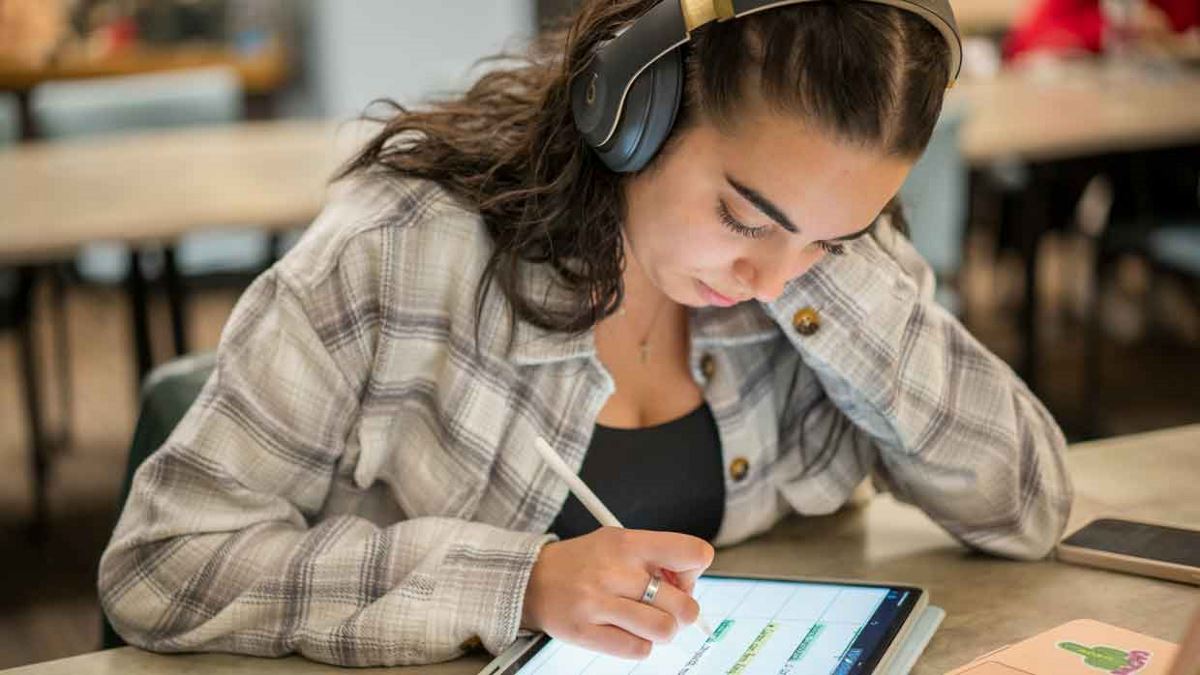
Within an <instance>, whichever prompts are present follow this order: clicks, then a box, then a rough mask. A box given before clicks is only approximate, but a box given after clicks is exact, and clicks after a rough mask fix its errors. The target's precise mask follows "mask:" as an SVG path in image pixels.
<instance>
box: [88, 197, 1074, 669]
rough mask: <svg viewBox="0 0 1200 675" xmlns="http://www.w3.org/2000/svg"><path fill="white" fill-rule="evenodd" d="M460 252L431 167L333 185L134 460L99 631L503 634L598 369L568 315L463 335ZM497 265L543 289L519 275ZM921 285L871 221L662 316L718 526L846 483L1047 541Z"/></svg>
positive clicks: (465, 304)
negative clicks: (684, 373)
mask: <svg viewBox="0 0 1200 675" xmlns="http://www.w3.org/2000/svg"><path fill="white" fill-rule="evenodd" d="M490 250H491V240H490V238H489V236H488V235H487V233H486V231H485V230H484V228H483V226H482V223H481V221H480V217H479V214H478V213H477V212H473V211H472V210H471V209H468V208H465V207H463V206H462V205H460V204H458V203H456V202H455V200H453V199H451V198H450V197H449V195H448V194H447V193H446V192H445V191H444V190H442V189H441V188H439V187H438V186H436V185H435V184H433V183H430V182H427V181H419V180H401V179H395V178H386V177H380V176H374V177H366V178H358V179H353V180H348V181H343V182H341V183H339V184H336V185H335V186H334V190H333V193H332V194H331V197H330V199H329V200H328V203H327V206H326V208H325V209H324V211H323V212H322V214H321V215H320V216H319V217H318V218H317V219H316V221H315V222H314V223H313V225H312V227H311V228H310V229H309V231H308V232H307V233H306V234H305V236H304V237H303V239H302V240H301V242H300V243H299V245H298V246H297V247H296V248H295V249H293V250H292V251H291V252H290V253H289V254H288V255H287V256H286V257H285V258H284V259H283V260H281V261H280V262H279V263H278V264H277V265H275V266H274V267H273V268H272V269H270V270H269V271H267V272H266V273H265V274H263V275H262V276H261V277H260V278H259V279H257V280H256V281H255V282H254V284H253V285H252V286H251V287H250V288H249V289H248V290H247V291H246V293H245V295H244V296H243V297H242V298H241V300H240V301H239V302H238V304H237V307H236V309H235V310H234V312H233V314H232V316H231V318H230V320H229V323H228V325H227V326H226V328H225V330H224V332H223V334H222V337H221V343H220V347H219V349H218V353H217V366H216V370H215V371H214V373H213V375H212V377H211V379H210V380H209V381H208V383H207V384H206V386H205V388H204V390H203V392H202V393H201V395H200V397H199V399H198V400H197V401H196V403H195V404H194V405H193V406H192V408H191V409H190V411H189V412H188V413H187V415H186V416H185V417H184V419H183V420H182V421H181V423H180V424H179V426H178V427H177V428H176V429H175V431H174V433H173V434H172V435H171V436H170V438H169V439H168V441H167V442H166V443H165V444H164V445H163V446H162V447H161V448H160V449H158V451H157V452H155V453H154V455H153V456H151V457H150V459H149V460H147V462H146V463H145V464H144V465H143V466H142V467H141V468H140V469H139V470H138V472H137V473H136V475H135V477H134V480H133V486H132V491H131V494H130V496H129V499H128V502H127V503H126V505H125V509H124V511H123V513H122V515H121V518H120V522H119V523H118V525H117V528H116V531H115V532H114V534H113V538H112V540H111V542H110V543H109V545H108V548H107V550H106V551H105V553H104V556H103V559H102V560H101V563H100V572H99V589H100V594H101V600H102V603H103V607H104V609H105V611H106V612H107V615H108V616H109V617H110V619H111V621H112V623H113V625H114V627H115V628H116V630H117V631H118V633H120V634H121V635H122V636H123V637H124V638H125V639H126V640H127V641H129V642H130V643H132V644H134V645H138V646H141V647H144V648H147V649H152V650H158V651H197V650H203V651H231V652H241V653H247V654H256V655H265V656H275V655H281V654H286V653H290V652H298V653H300V654H303V655H305V656H307V657H309V658H312V659H315V660H318V661H325V662H329V663H336V664H345V665H373V664H410V663H426V662H432V661H438V660H445V659H450V658H454V657H456V656H458V655H460V654H461V653H463V651H464V649H466V648H467V647H468V646H469V645H471V644H473V643H477V641H481V642H482V644H483V646H484V647H486V648H487V649H488V650H490V651H492V652H498V651H500V650H502V649H504V648H505V647H506V646H507V645H508V644H510V643H511V642H512V641H513V640H514V639H515V637H516V635H517V632H518V629H519V623H520V619H521V609H522V601H523V596H524V590H525V586H526V584H527V582H528V578H529V574H530V571H531V568H532V566H533V564H534V562H535V560H536V559H537V556H538V552H539V550H540V547H541V546H542V545H543V544H544V543H545V542H547V541H551V540H552V539H553V537H552V536H550V535H547V534H546V530H547V528H548V527H549V525H550V523H551V521H552V520H553V519H554V517H555V516H556V514H557V513H558V511H559V509H560V508H561V506H562V504H563V502H564V500H565V499H566V497H567V486H566V485H565V484H564V483H563V482H562V481H561V480H559V479H558V478H556V477H555V476H554V475H553V474H552V473H551V472H550V471H548V470H547V469H546V468H545V467H544V466H543V465H542V462H541V461H540V459H539V457H538V455H537V452H536V451H535V449H534V446H533V443H534V439H535V438H536V437H538V436H541V437H544V438H545V439H546V440H547V441H549V442H550V444H551V445H552V446H553V447H555V448H556V449H557V450H558V451H559V452H560V453H561V454H562V455H563V457H564V458H565V459H566V461H567V463H568V464H569V465H571V466H572V467H573V468H576V469H578V467H579V466H580V465H581V463H582V461H583V456H584V452H585V450H586V449H587V447H588V442H589V439H590V435H591V432H592V429H593V428H594V424H595V420H596V416H597V414H598V412H599V410H600V408H601V406H602V405H603V404H604V402H605V400H606V398H607V397H608V396H609V395H610V394H611V393H612V392H613V391H614V385H613V382H612V379H611V377H610V376H609V375H608V373H607V372H606V370H605V369H604V367H603V366H602V365H601V363H600V361H599V360H598V359H597V356H596V353H595V349H594V343H593V341H592V337H591V335H590V334H589V335H582V336H577V337H568V336H563V335H560V334H553V333H549V332H546V331H543V330H541V329H539V328H536V327H534V326H532V325H531V324H528V323H525V322H521V321H518V322H517V323H516V324H515V325H510V323H509V321H508V320H507V313H506V307H507V304H506V300H504V298H503V297H502V295H501V294H500V293H499V292H493V293H490V294H489V295H488V298H487V301H486V302H485V305H484V313H483V320H482V322H481V324H480V342H479V349H476V343H475V324H476V322H475V304H474V299H475V295H474V293H475V286H476V283H477V281H478V279H479V274H480V271H481V269H482V267H483V265H484V263H485V261H486V259H487V256H488V254H489V252H490ZM523 279H526V280H527V281H526V282H525V283H527V289H528V290H529V291H530V292H533V293H539V294H540V295H539V297H544V298H545V301H546V302H548V303H555V302H566V301H568V299H567V298H565V297H563V296H562V295H561V294H560V293H557V292H556V288H557V286H556V285H554V284H552V283H550V281H549V275H547V274H546V273H545V271H544V270H543V269H542V268H540V267H538V266H532V265H531V266H528V267H527V268H526V269H525V270H523ZM932 294H933V283H932V275H931V274H930V272H929V269H928V267H927V266H926V265H925V264H924V263H923V261H921V259H920V258H919V257H918V256H917V254H916V253H915V251H914V250H913V249H912V247H911V245H910V244H909V243H908V241H907V240H906V239H904V238H902V237H900V236H899V235H897V234H895V232H894V231H892V230H890V229H887V230H885V231H884V232H883V233H882V234H881V236H879V237H878V238H876V237H864V238H862V239H860V240H857V241H854V242H852V243H848V244H847V246H846V254H845V255H842V256H826V257H825V258H824V259H823V260H822V261H821V262H819V263H818V264H817V265H816V266H814V267H813V268H812V269H811V270H810V271H809V272H808V273H806V274H805V275H803V276H802V277H800V278H798V279H795V280H793V281H792V282H791V283H790V284H789V285H788V286H787V287H786V289H785V291H784V293H783V294H782V295H781V296H780V297H779V298H778V299H777V300H776V301H774V302H771V303H758V302H747V303H742V304H741V305H738V306H735V307H732V308H724V309H718V308H705V309H693V310H689V311H690V339H691V351H690V355H689V359H690V364H691V371H692V373H693V376H694V378H695V380H696V382H697V383H698V384H699V385H700V386H701V388H702V390H703V392H704V397H705V400H706V401H707V403H708V405H709V406H710V407H711V409H712V411H713V415H714V416H715V418H716V422H717V426H718V431H719V436H720V440H721V445H722V450H723V453H724V462H725V463H726V465H727V466H728V465H729V464H730V462H731V461H733V460H734V459H735V458H741V459H744V460H746V462H748V464H747V466H748V471H746V472H745V475H744V476H740V478H741V479H740V480H735V479H734V477H733V476H731V475H730V472H726V493H727V495H726V504H725V513H724V519H723V522H722V524H721V528H720V531H719V533H718V535H717V538H716V541H715V543H716V544H717V545H718V546H720V545H727V544H732V543H735V542H738V541H741V540H743V539H746V538H747V537H750V536H752V535H754V534H757V533H761V532H763V531H765V530H767V529H768V528H770V527H771V526H772V524H774V523H775V522H776V521H777V520H778V519H780V518H781V517H782V516H784V515H785V514H787V513H789V512H792V511H796V512H799V513H801V514H823V513H829V512H831V511H834V510H836V509H837V508H838V507H839V506H841V505H842V504H843V503H845V501H846V500H847V499H848V497H849V495H850V494H851V492H852V491H853V489H854V488H855V486H856V485H857V484H858V483H860V482H861V481H862V480H863V479H864V478H865V477H867V476H871V475H874V476H875V477H876V478H877V480H878V481H880V482H881V483H882V484H883V485H885V486H886V487H887V488H889V489H890V490H891V491H892V492H894V493H895V495H896V496H898V497H899V498H900V499H902V500H905V501H908V502H911V503H913V504H916V505H918V506H919V507H920V508H922V509H923V510H924V511H925V512H927V513H928V514H929V515H930V517H932V518H933V519H934V520H935V521H936V522H937V523H938V524H940V525H941V526H942V527H943V528H945V529H946V530H947V531H948V532H949V533H951V534H952V535H953V536H954V537H956V538H958V539H959V540H961V541H962V542H963V543H964V544H966V545H968V546H971V547H976V548H979V549H983V550H986V551H990V552H993V553H996V554H1000V555H1005V556H1012V557H1017V558H1037V557H1040V556H1043V555H1045V554H1046V553H1047V552H1048V551H1049V550H1050V548H1051V546H1052V545H1053V544H1054V542H1055V541H1056V540H1057V538H1058V537H1059V535H1060V534H1061V532H1062V530H1063V527H1064V526H1065V523H1066V519H1067V514H1068V509H1069V505H1070V502H1071V489H1070V486H1069V483H1068V478H1067V475H1066V471H1065V468H1064V465H1063V449H1064V446H1065V443H1064V440H1063V436H1062V434H1061V432H1060V431H1059V428H1058V427H1057V426H1056V424H1055V422H1054V420H1053V419H1052V418H1051V417H1050V415H1049V414H1047V412H1046V410H1045V409H1044V408H1043V406H1042V405H1041V404H1040V403H1039V402H1038V401H1037V400H1036V399H1035V398H1034V396H1033V395H1031V393H1030V392H1029V391H1028V389H1027V388H1026V387H1025V385H1024V384H1023V383H1022V382H1021V381H1020V380H1019V379H1018V378H1017V377H1016V376H1015V375H1014V374H1013V373H1012V371H1011V370H1010V369H1009V368H1008V367H1007V366H1006V365H1005V364H1004V363H1003V362H1001V361H1000V360H999V359H998V358H997V357H995V356H994V355H992V354H991V353H989V352H988V351H987V350H986V349H985V348H984V347H983V346H981V345H980V344H979V343H978V342H977V341H976V340H975V339H974V338H973V337H972V336H971V335H970V334H968V333H967V331H966V330H965V329H964V328H963V327H962V326H961V325H960V324H959V323H958V322H957V321H956V320H955V319H954V318H953V317H952V316H950V315H949V314H947V313H946V312H945V311H944V310H943V309H942V308H941V307H939V306H938V305H936V304H935V303H934V302H933V301H932ZM805 307H809V308H812V309H813V310H815V311H816V312H817V313H818V314H819V316H820V320H821V325H820V329H819V330H818V331H817V332H815V333H813V334H811V335H808V336H805V335H802V334H800V332H798V331H797V330H795V329H794V328H793V325H792V317H793V314H794V313H795V312H796V311H797V310H799V309H801V308H805ZM510 338H512V340H511V342H510ZM706 359H707V362H706V361H705V360H706ZM702 363H705V367H701V364H702ZM735 473H739V472H735Z"/></svg>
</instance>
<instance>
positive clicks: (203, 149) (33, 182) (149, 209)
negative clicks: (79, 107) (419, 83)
mask: <svg viewBox="0 0 1200 675" xmlns="http://www.w3.org/2000/svg"><path fill="white" fill-rule="evenodd" d="M365 131H366V128H365V127H363V126H361V125H357V124H353V123H347V124H343V125H338V124H335V123H332V122H328V121H297V120H285V121H273V122H245V123H239V124H230V125H222V126H216V127H209V128H193V129H186V130H169V131H155V132H142V133H136V134H129V135H124V136H112V137H103V138H94V139H81V140H72V141H56V142H49V143H26V144H22V145H20V146H18V147H16V148H14V149H9V150H5V151H3V152H0V263H3V262H8V263H30V262H45V261H51V260H59V259H65V258H69V257H70V256H72V255H74V253H75V251H76V250H77V249H78V248H79V247H80V246H82V245H83V244H85V243H88V242H94V241H117V242H126V243H129V244H131V245H137V244H148V243H162V242H169V241H172V240H175V239H177V238H179V237H180V236H182V235H184V234H188V233H190V232H195V231H198V230H202V229H210V228H221V227H229V228H237V227H246V226H258V227H263V228H267V229H272V228H275V229H283V228H289V227H295V226H296V225H303V224H307V223H308V221H310V220H311V219H312V218H313V217H314V216H315V215H316V214H317V213H318V211H319V210H320V208H321V204H322V201H323V199H324V196H325V188H326V185H327V184H328V182H329V179H330V177H331V176H332V174H333V172H334V170H335V169H336V168H337V166H338V165H339V164H340V163H341V162H342V161H343V160H345V159H346V158H348V157H349V156H350V154H351V153H352V152H353V151H354V149H355V148H357V147H358V146H359V144H360V143H361V142H362V140H363V139H364V138H365V135H364V133H365Z"/></svg>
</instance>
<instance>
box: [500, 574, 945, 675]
mask: <svg viewBox="0 0 1200 675" xmlns="http://www.w3.org/2000/svg"><path fill="white" fill-rule="evenodd" d="M703 576H705V577H711V578H719V579H744V580H749V581H791V582H800V583H807V584H835V585H838V586H863V587H868V588H888V589H893V590H905V591H910V592H914V593H916V594H917V599H916V600H915V601H914V602H912V603H911V604H910V605H909V607H908V613H907V614H906V615H905V616H904V618H903V619H902V620H900V621H899V626H898V627H897V628H896V629H895V630H894V631H892V632H891V633H890V635H889V636H888V637H889V642H888V643H887V646H886V647H885V648H884V649H883V650H882V651H881V652H880V653H879V655H878V658H877V659H876V660H875V661H874V663H870V662H868V663H867V664H866V665H867V667H868V668H869V670H866V669H864V670H863V671H862V672H861V673H860V675H871V674H873V673H879V672H884V669H886V668H887V666H888V665H889V664H890V663H891V661H892V659H893V658H895V655H896V651H897V649H898V647H899V645H902V644H904V641H905V639H906V638H907V637H908V634H909V633H910V632H911V631H912V627H913V624H915V623H916V621H917V619H918V618H919V617H920V616H921V612H922V611H924V609H925V606H926V605H928V604H929V591H927V590H926V589H925V588H923V587H921V586H913V585H911V584H902V583H894V582H888V581H862V580H848V579H830V578H825V577H798V576H779V575H769V574H732V573H729V572H708V573H705V574H704V575H703ZM549 641H550V637H549V636H548V635H546V634H545V633H535V634H533V635H528V636H525V637H520V638H518V639H517V641H516V642H514V643H513V644H512V645H511V646H510V647H509V648H508V649H506V650H504V652H503V653H501V654H500V655H498V656H497V657H496V658H495V659H493V660H492V661H491V662H490V663H488V664H487V665H486V666H484V668H483V670H481V671H479V675H515V673H516V671H517V670H518V669H520V667H521V666H524V665H525V664H526V663H528V662H529V661H530V660H531V659H532V658H533V657H534V656H536V655H537V653H538V652H539V651H541V649H542V647H544V646H545V645H546V644H547V643H548V642H549Z"/></svg>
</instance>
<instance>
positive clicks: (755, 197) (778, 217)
mask: <svg viewBox="0 0 1200 675" xmlns="http://www.w3.org/2000/svg"><path fill="white" fill-rule="evenodd" d="M725 180H726V181H728V182H729V184H730V185H731V186H733V189H734V190H737V191H738V194H740V195H741V196H743V197H745V198H746V201H748V202H750V203H751V204H753V205H754V206H755V207H756V208H757V209H758V210H759V211H762V212H763V214H765V215H766V216H767V217H768V218H770V219H771V220H774V221H775V222H777V223H779V226H780V227H782V228H783V229H785V230H787V231H788V232H791V233H792V234H796V233H798V232H800V228H798V227H796V226H795V225H794V224H793V223H792V221H790V220H788V217H787V216H785V215H783V211H781V210H779V207H777V206H775V205H774V204H773V203H771V200H770V199H767V198H766V197H764V196H762V194H761V193H759V192H758V190H755V189H754V188H751V187H747V186H746V185H743V184H742V183H740V182H738V181H736V180H734V178H733V177H732V176H730V175H729V174H725Z"/></svg>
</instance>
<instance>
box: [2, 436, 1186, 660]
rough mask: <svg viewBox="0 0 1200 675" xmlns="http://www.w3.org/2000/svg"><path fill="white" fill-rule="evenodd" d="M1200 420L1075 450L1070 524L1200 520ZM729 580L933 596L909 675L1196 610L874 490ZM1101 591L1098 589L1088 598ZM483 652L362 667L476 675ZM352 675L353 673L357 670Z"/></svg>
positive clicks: (799, 522) (781, 531) (742, 566)
mask: <svg viewBox="0 0 1200 675" xmlns="http://www.w3.org/2000/svg"><path fill="white" fill-rule="evenodd" d="M1198 449H1200V425H1193V426H1189V427H1183V428H1179V429H1173V430H1168V431H1160V432H1154V433H1148V434H1140V435H1135V436H1127V437H1121V438H1114V439H1110V440H1106V441H1097V442H1092V443H1084V444H1080V445H1075V446H1072V447H1071V448H1070V450H1069V452H1068V455H1067V463H1068V466H1069V469H1070V472H1071V475H1072V477H1073V479H1074V481H1075V490H1076V494H1075V507H1074V512H1073V513H1072V516H1071V526H1070V529H1075V528H1078V527H1079V526H1081V525H1083V524H1084V523H1086V522H1087V521H1089V520H1090V519H1092V518H1093V517H1096V516H1098V515H1124V516H1127V517H1133V518H1144V519H1152V520H1156V521H1162V522H1168V523H1177V524H1180V525H1186V526H1191V527H1197V526H1198V525H1200V492H1197V490H1196V489H1195V485H1196V483H1197V482H1198V481H1200V451H1198ZM713 569H714V570H718V571H721V572H726V573H734V574H736V573H743V574H767V575H785V576H786V575H792V576H808V577H826V578H843V579H865V580H872V581H891V582H899V583H908V584H916V585H919V586H924V587H926V588H928V589H929V592H930V599H931V601H932V602H933V603H934V604H937V605H939V606H941V607H943V608H944V609H945V610H946V620H945V622H944V623H943V624H942V627H941V628H940V629H939V630H938V632H937V633H936V634H935V635H934V637H933V640H932V642H930V644H929V647H928V649H927V650H926V651H925V654H924V655H923V656H922V657H921V659H920V660H919V661H918V662H917V666H916V668H915V669H914V670H913V673H916V675H933V674H935V673H943V672H945V671H947V670H949V669H951V668H954V667H957V666H960V665H963V664H964V663H966V662H968V661H970V660H971V659H972V658H974V657H976V656H979V655H981V654H984V653H986V652H988V651H991V650H993V649H995V648H997V647H1000V646H1003V645H1005V644H1009V643H1012V642H1015V641H1018V640H1020V639H1022V638H1025V637H1027V636H1030V635H1033V634H1035V633H1038V632H1041V631H1043V630H1047V629H1049V628H1052V627H1054V626H1057V625H1059V624H1061V623H1065V622H1067V621H1071V620H1074V619H1079V618H1092V619H1097V620H1099V621H1104V622H1106V623H1111V624H1114V625H1118V626H1122V627H1125V628H1128V629H1131V630H1135V631H1138V632H1142V633H1146V634H1148V635H1152V636H1155V637H1159V638H1163V639H1166V640H1170V641H1178V640H1179V639H1180V637H1181V636H1182V634H1183V631H1184V628H1185V627H1186V625H1187V621H1188V618H1189V617H1190V616H1191V615H1192V614H1193V613H1194V612H1196V611H1197V610H1200V589H1197V588H1195V587H1192V586H1186V585H1184V584H1178V583H1173V582H1169V581H1159V580H1157V579H1149V578H1144V577H1136V576H1131V575H1125V574H1118V573H1116V572H1108V571H1104V570H1098V569H1091V568H1086V567H1078V566H1073V565H1067V564H1063V563H1058V562H1055V561H1053V560H1046V561H1040V562H1014V561H1010V560H1001V559H998V558H994V557H991V556H986V555H982V554H977V553H971V552H968V551H966V550H965V549H963V548H962V547H961V546H960V545H959V544H957V543H956V542H955V541H954V540H953V539H952V538H951V537H950V536H949V535H947V534H946V533H945V532H944V531H943V530H941V529H940V528H938V527H937V526H935V525H934V524H933V523H932V522H931V521H930V520H929V519H928V518H927V517H926V516H925V515H924V514H923V513H921V512H920V511H918V510H917V509H915V508H913V507H911V506H907V505H903V504H900V503H898V502H896V501H895V500H893V499H892V498H891V497H890V496H887V495H880V496H876V497H875V498H874V499H872V500H871V501H870V502H869V503H868V504H867V505H865V506H863V507H851V508H847V509H845V510H843V511H841V512H839V513H837V514H834V515H831V516H825V517H820V518H790V519H788V520H786V521H784V522H783V523H781V524H780V525H778V526H776V527H775V528H774V529H773V530H772V531H771V532H769V533H767V534H766V535H764V536H762V537H759V538H756V539H754V540H751V541H749V542H747V543H744V544H741V545H739V546H734V547H732V548H728V549H724V550H721V551H719V552H718V554H717V559H716V561H715V563H714V564H713ZM1099 589H1103V592H1098V591H1099ZM488 660H489V659H488V657H487V656H486V655H483V654H475V655H471V656H468V657H466V658H463V659H459V660H457V661H453V662H450V663H444V664H438V665H434V666H423V667H418V668H394V669H380V670H375V671H372V672H378V673H381V674H383V673H389V674H394V675H401V674H402V673H422V674H427V675H473V674H474V673H477V672H479V670H480V669H481V668H482V667H483V665H484V664H486V663H487V662H488ZM4 672H5V674H6V675H100V674H108V673H112V674H114V675H115V674H117V673H120V674H121V675H157V674H158V673H176V672H220V673H224V674H226V675H233V674H240V673H256V674H258V673H265V674H271V673H290V674H294V675H310V674H311V675H316V674H319V673H337V672H350V671H347V670H343V669H338V668H333V667H330V666H323V665H320V664H316V663H312V662H310V661H307V660H305V659H302V658H299V657H289V658H285V659H282V660H278V659H272V660H264V659H257V658H252V657H245V656H233V655H224V654H193V655H160V654H151V653H148V652H144V651H141V650H138V649H135V648H132V647H122V648H119V649H114V650H109V651H102V652H95V653H92V654H85V655H82V656H77V657H72V658H68V659H63V660H60V661H53V662H49V663H43V664H37V665H31V666H27V667H24V668H16V669H13V670H8V671H4ZM355 672H359V671H355Z"/></svg>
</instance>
